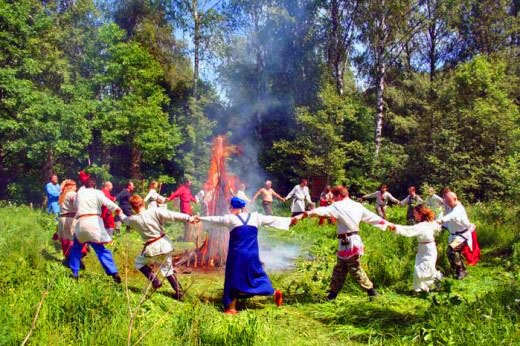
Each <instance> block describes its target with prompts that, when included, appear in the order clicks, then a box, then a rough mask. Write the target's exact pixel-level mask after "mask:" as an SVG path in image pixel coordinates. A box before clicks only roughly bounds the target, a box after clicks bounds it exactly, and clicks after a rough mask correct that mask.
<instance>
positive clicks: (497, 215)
mask: <svg viewBox="0 0 520 346" xmlns="http://www.w3.org/2000/svg"><path fill="white" fill-rule="evenodd" d="M469 212H470V218H471V219H472V220H473V221H474V222H476V223H477V225H478V229H477V230H478V235H479V240H480V243H481V246H482V247H483V255H482V261H481V262H480V263H479V264H478V265H477V266H476V267H471V268H469V273H470V275H469V276H468V277H467V278H466V279H465V280H462V281H455V280H452V279H447V280H445V281H444V282H443V284H442V287H441V289H440V290H439V291H437V292H435V293H433V294H432V295H430V296H429V297H426V298H421V297H417V296H415V295H413V294H412V293H411V288H412V276H413V263H414V257H415V252H416V243H415V241H414V240H413V239H408V238H404V237H397V236H395V235H394V234H391V233H390V232H381V231H379V230H376V229H374V228H370V227H368V226H363V227H362V231H361V232H362V237H363V240H364V242H365V245H366V256H365V257H364V258H363V266H364V267H365V269H366V270H367V273H368V275H369V277H370V278H371V279H372V280H373V282H374V284H375V286H376V288H377V289H378V290H379V292H380V296H379V297H378V298H377V299H376V300H375V301H373V302H370V301H369V300H368V299H367V296H366V294H365V293H364V292H362V291H361V290H360V289H359V288H358V287H357V285H356V284H355V283H354V282H352V280H351V279H350V278H348V279H347V282H346V284H345V287H344V289H343V291H342V292H341V294H340V295H339V296H338V298H337V299H336V301H334V302H327V301H326V300H325V296H326V291H327V289H328V284H329V281H330V277H331V272H332V268H333V266H334V263H335V250H336V239H335V232H336V230H335V228H334V227H332V226H325V227H319V226H318V225H317V220H305V221H304V222H302V223H300V224H299V225H297V226H296V227H294V228H291V230H289V231H275V230H269V235H270V237H271V238H272V239H273V240H276V241H285V242H291V243H294V242H296V243H298V244H299V245H300V246H301V248H302V254H303V256H302V258H301V259H299V260H297V262H296V264H295V268H294V269H293V270H291V271H289V272H283V273H273V274H271V275H270V277H271V279H272V281H273V284H274V286H275V287H276V288H280V289H282V290H283V292H284V305H283V306H282V307H281V308H277V307H276V306H275V305H274V304H273V302H272V298H271V297H256V298H253V299H250V300H247V301H244V302H241V303H240V306H239V308H241V309H242V312H241V313H240V314H239V315H236V316H227V315H224V314H223V313H222V306H221V295H222V289H223V274H222V271H217V272H213V273H192V274H189V275H187V274H181V275H180V280H181V282H182V284H183V286H184V287H189V289H188V294H187V297H186V299H185V300H184V301H183V302H177V301H175V300H173V299H172V297H171V289H170V287H169V286H168V285H167V284H165V285H164V286H163V288H161V289H160V290H159V291H157V292H156V293H154V294H153V295H152V296H151V298H150V299H149V300H147V301H146V302H145V303H144V304H143V305H142V306H141V307H140V308H139V310H138V313H137V317H136V320H135V325H134V328H133V333H132V339H131V341H132V344H133V343H135V342H137V341H138V340H139V339H140V338H141V337H142V336H143V335H144V334H145V333H148V334H146V335H145V336H144V338H143V339H142V340H141V344H143V345H206V344H208V345H356V344H376V345H377V344H381V345H383V344H384V345H409V344H432V345H446V344H457V345H465V344H486V345H516V344H519V343H520V288H519V281H520V271H519V268H520V231H519V222H518V221H517V220H518V216H519V215H520V214H519V213H518V210H517V209H516V210H515V209H512V208H509V207H505V206H501V205H500V204H489V205H475V206H473V207H471V208H469ZM404 217H405V209H404V208H396V207H394V208H390V209H389V219H390V220H391V221H394V222H401V223H402V222H404ZM54 227H55V225H54V224H53V221H52V220H51V219H50V218H49V217H48V216H47V215H45V214H43V213H40V212H39V211H31V210H29V209H28V208H26V207H3V208H0V229H1V232H0V263H1V268H2V271H1V272H0V344H1V345H4V344H5V345H18V344H20V343H21V342H22V341H23V339H24V338H25V336H26V335H27V333H28V332H29V330H30V328H31V324H32V321H33V318H34V315H35V313H36V309H37V306H38V303H39V302H40V299H41V297H42V293H43V292H45V291H46V290H47V291H48V294H47V296H46V298H45V300H44V302H43V305H42V308H41V311H40V314H39V318H38V320H37V323H36V328H35V330H34V332H33V334H32V335H31V338H30V339H29V344H33V345H41V344H48V345H78V344H80V345H124V344H126V339H127V335H128V328H129V322H130V314H129V311H128V305H129V304H128V301H127V295H126V290H125V284H123V285H117V284H115V283H113V282H112V281H111V280H110V278H108V277H107V276H105V275H104V273H103V271H102V269H101V266H100V265H99V263H98V262H97V259H96V258H95V255H94V254H93V253H91V254H90V255H89V256H88V257H87V259H86V265H87V270H86V271H84V272H82V276H81V279H80V280H79V282H75V281H73V280H72V279H71V278H70V272H69V271H68V270H67V269H66V268H64V267H63V266H61V264H60V262H61V259H62V256H61V250H60V249H59V248H56V247H55V245H54V244H53V243H52V241H50V238H51V235H52V233H53V232H54ZM181 233H182V225H180V224H175V225H172V226H170V227H169V228H168V234H169V235H170V237H171V238H172V239H174V238H175V237H176V236H178V235H180V234H181ZM446 241H447V234H442V235H441V236H440V238H439V239H438V250H439V260H438V267H439V268H440V269H441V270H442V271H443V272H445V273H446V274H448V273H449V264H448V262H447V260H446V256H445V254H444V251H445V245H446ZM177 245H178V246H177V248H178V249H181V248H187V247H190V244H186V243H179V244H177ZM141 246H142V245H141V241H140V239H139V237H138V235H137V234H136V233H130V234H124V235H122V236H121V237H119V238H116V241H115V242H114V244H112V245H111V246H110V247H111V249H112V250H113V251H114V255H115V258H116V263H117V265H118V267H119V270H120V273H121V276H122V277H123V279H124V280H125V277H126V276H128V287H129V291H128V292H129V301H130V306H131V309H132V311H134V309H135V308H136V306H137V305H138V303H139V300H140V299H141V296H142V293H143V291H144V289H145V287H146V284H147V283H146V281H145V279H144V277H143V276H142V275H141V274H140V273H139V272H138V271H136V270H135V269H134V267H133V258H134V256H135V255H136V254H137V253H138V252H139V251H140V249H141ZM159 320H160V322H159V323H158V324H156V322H157V321H159ZM155 324H156V325H155Z"/></svg>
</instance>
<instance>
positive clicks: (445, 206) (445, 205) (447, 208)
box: [441, 187, 452, 215]
mask: <svg viewBox="0 0 520 346" xmlns="http://www.w3.org/2000/svg"><path fill="white" fill-rule="evenodd" d="M449 192H452V191H451V189H450V188H449V187H445V188H443V189H442V190H441V197H442V200H443V203H442V207H443V209H444V215H446V214H448V213H449V212H450V209H451V208H450V206H449V205H448V203H447V202H446V195H447V194H448V193H449Z"/></svg>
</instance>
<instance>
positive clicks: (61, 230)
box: [58, 179, 87, 268]
mask: <svg viewBox="0 0 520 346" xmlns="http://www.w3.org/2000/svg"><path fill="white" fill-rule="evenodd" d="M61 186H62V189H61V194H60V197H59V199H58V201H59V203H60V219H59V223H58V240H59V241H60V243H61V251H62V252H63V257H64V259H63V265H64V266H66V267H68V266H69V256H70V250H71V249H72V245H73V244H74V231H75V230H76V221H77V220H76V207H75V205H74V202H75V200H76V190H77V186H76V182H75V181H74V180H71V179H67V180H64V181H63V182H62V184H61ZM86 253H87V246H86V245H85V246H84V247H83V249H82V254H83V255H86ZM80 267H82V268H83V267H84V265H83V262H80Z"/></svg>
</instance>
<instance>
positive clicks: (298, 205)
mask: <svg viewBox="0 0 520 346" xmlns="http://www.w3.org/2000/svg"><path fill="white" fill-rule="evenodd" d="M291 198H292V200H293V201H292V205H291V212H293V213H299V212H304V211H305V202H307V203H309V204H312V200H311V195H310V194H309V188H308V187H307V186H303V187H302V186H301V185H300V184H298V185H296V186H295V187H294V188H293V189H292V191H291V192H289V194H288V195H287V197H285V199H291Z"/></svg>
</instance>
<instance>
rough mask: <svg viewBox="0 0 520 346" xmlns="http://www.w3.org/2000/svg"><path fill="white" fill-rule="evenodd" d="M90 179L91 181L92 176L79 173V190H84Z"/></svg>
mask: <svg viewBox="0 0 520 346" xmlns="http://www.w3.org/2000/svg"><path fill="white" fill-rule="evenodd" d="M89 179H90V174H88V173H86V172H85V171H79V172H78V180H79V182H80V184H81V186H80V187H79V190H81V189H82V188H84V187H85V184H86V183H87V181H88V180H89Z"/></svg>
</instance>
